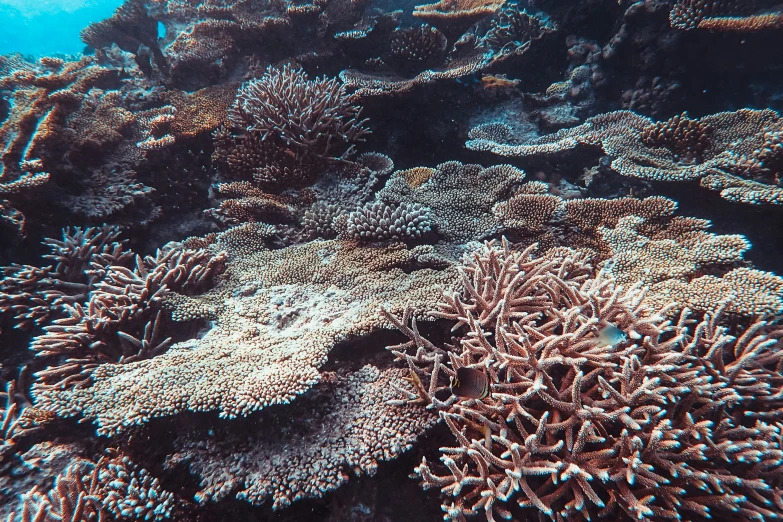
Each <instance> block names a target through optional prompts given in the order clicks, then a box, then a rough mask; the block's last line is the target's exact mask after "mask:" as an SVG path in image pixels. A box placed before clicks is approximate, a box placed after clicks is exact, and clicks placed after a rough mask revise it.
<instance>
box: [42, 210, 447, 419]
mask: <svg viewBox="0 0 783 522" xmlns="http://www.w3.org/2000/svg"><path fill="white" fill-rule="evenodd" d="M258 229H259V226H258V225H244V226H242V227H238V228H237V229H231V230H229V231H227V232H225V233H223V234H221V235H220V236H219V237H218V239H217V240H216V242H215V244H216V246H217V247H219V248H222V249H225V250H226V251H227V252H228V255H229V258H228V262H227V266H226V272H225V274H223V276H221V280H222V283H219V284H218V285H217V287H216V288H215V289H214V290H213V291H211V292H208V293H207V294H204V295H202V296H198V297H193V298H191V299H187V300H184V301H183V300H181V299H180V300H174V301H171V302H169V306H171V307H176V306H177V305H180V306H183V307H185V310H183V311H182V313H181V314H180V312H177V311H176V310H175V311H174V316H175V317H178V316H182V317H187V318H192V317H193V315H192V314H193V312H194V311H198V310H211V312H210V313H211V314H213V315H212V317H213V323H212V324H213V326H212V328H211V329H210V331H209V332H207V333H206V334H205V335H204V336H203V337H201V338H199V339H193V340H190V341H186V342H183V343H179V344H176V345H174V346H172V347H171V348H169V349H168V350H167V351H166V352H165V353H163V354H160V355H157V356H155V357H153V358H151V359H146V360H142V361H137V362H134V363H129V364H113V363H106V364H99V365H98V366H97V367H95V368H93V369H91V373H90V381H89V383H86V385H85V386H82V387H74V388H71V389H66V390H63V389H61V388H56V387H53V386H41V385H36V386H34V389H33V393H34V395H35V398H36V404H37V405H39V406H40V407H41V408H43V409H44V410H47V411H53V412H56V413H57V414H59V415H63V416H73V415H81V416H83V417H84V418H88V419H93V420H95V422H96V423H97V424H98V432H99V433H103V434H110V433H117V432H120V431H122V430H125V429H128V428H129V427H131V426H134V425H140V424H144V423H146V422H147V421H148V420H149V419H150V418H154V417H161V416H170V415H174V414H176V413H179V412H184V411H187V410H192V411H219V412H220V414H221V416H224V417H236V416H240V415H248V414H249V413H251V412H253V411H256V410H260V409H263V408H265V407H267V406H270V405H273V404H281V403H288V402H290V401H291V400H292V399H293V398H294V397H296V396H297V395H300V394H302V393H304V392H305V391H307V390H308V389H310V388H311V387H312V385H313V384H315V383H316V382H318V381H319V379H320V378H321V377H320V374H319V371H318V368H319V367H320V366H321V365H323V364H324V362H325V361H326V358H327V356H328V354H329V351H330V350H331V349H332V347H333V346H334V345H335V344H336V343H337V342H340V341H342V340H344V339H347V338H354V337H355V336H364V335H368V334H369V333H372V332H374V331H377V330H379V329H382V328H387V327H388V326H389V324H388V322H387V321H386V320H385V319H384V318H382V317H381V315H380V313H379V311H378V310H379V308H380V305H381V304H384V305H385V306H386V307H388V308H390V309H391V310H395V311H398V312H399V311H401V310H402V309H404V308H405V307H406V306H413V307H414V308H416V309H423V308H426V307H427V306H430V305H431V303H432V302H433V300H434V299H436V298H437V295H438V294H439V293H440V288H442V286H443V285H448V284H449V281H451V280H452V278H453V271H450V270H448V269H446V270H442V271H438V270H433V269H430V268H421V267H418V266H417V261H416V259H417V258H416V253H415V252H413V251H411V250H408V249H406V248H405V247H404V246H403V245H401V244H395V245H390V246H386V247H361V246H356V245H354V244H351V243H343V242H337V241H313V242H310V243H306V244H304V245H295V246H290V247H287V248H283V249H278V250H267V249H266V248H264V246H263V245H264V243H265V240H264V236H265V234H266V232H264V231H260V230H258ZM259 232H260V233H259ZM199 304H200V305H201V306H199Z"/></svg>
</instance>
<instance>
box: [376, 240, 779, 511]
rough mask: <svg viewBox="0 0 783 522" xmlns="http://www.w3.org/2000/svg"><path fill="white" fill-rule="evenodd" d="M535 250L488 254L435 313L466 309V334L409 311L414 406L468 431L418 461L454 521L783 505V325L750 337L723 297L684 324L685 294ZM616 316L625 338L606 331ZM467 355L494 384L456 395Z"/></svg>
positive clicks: (462, 326) (761, 324)
mask: <svg viewBox="0 0 783 522" xmlns="http://www.w3.org/2000/svg"><path fill="white" fill-rule="evenodd" d="M532 250H533V247H531V248H529V249H527V250H526V251H524V252H519V251H513V250H511V249H510V248H509V247H508V245H507V244H502V245H497V244H488V245H487V246H485V247H484V248H483V249H482V250H481V251H479V252H477V253H476V254H475V255H474V256H473V258H472V259H471V260H470V262H469V263H468V264H467V265H466V266H465V268H464V272H463V273H464V276H463V283H462V287H461V289H460V290H459V291H458V292H455V293H446V294H445V295H444V299H443V302H442V303H441V305H440V309H439V310H438V311H437V312H435V315H436V316H437V317H441V318H444V319H448V320H450V321H453V322H454V331H457V332H459V334H458V338H457V339H456V343H455V344H454V345H447V346H445V347H440V346H436V345H434V344H433V343H431V342H430V341H428V340H426V339H425V338H423V337H422V336H421V335H420V334H419V333H418V330H417V328H416V326H415V323H414V324H413V325H411V326H408V320H409V318H408V317H403V318H402V319H396V321H397V325H398V327H399V328H400V329H401V330H402V331H403V333H406V334H407V335H408V336H409V337H410V338H411V341H410V342H408V343H405V344H403V345H399V346H395V347H392V350H393V351H394V353H395V354H396V355H397V356H398V358H399V359H401V360H404V361H406V362H407V364H408V366H409V369H410V371H411V375H412V380H415V381H416V382H418V383H420V385H419V386H418V389H417V393H410V392H405V394H404V395H403V396H404V397H406V398H405V399H404V400H401V401H399V403H405V402H408V403H414V404H426V405H429V406H430V407H431V408H436V409H438V410H439V411H440V416H441V418H442V419H444V420H445V422H446V424H447V425H448V426H449V428H450V430H451V432H452V434H453V435H454V438H455V444H454V445H453V446H450V447H444V448H441V451H442V457H441V459H440V460H441V463H442V464H435V463H430V462H428V461H427V460H426V459H425V460H423V461H422V463H421V465H420V466H419V467H417V468H416V473H417V474H418V475H419V477H420V478H421V481H422V485H423V486H424V487H425V488H433V487H436V488H439V489H440V490H441V492H442V494H443V498H444V503H443V510H444V512H445V518H446V519H448V520H455V521H456V520H465V519H466V517H469V516H473V515H479V514H481V515H483V516H484V517H485V518H486V519H487V520H496V517H501V518H504V519H510V518H515V519H522V518H524V517H525V516H526V514H525V511H526V510H535V511H537V512H538V513H539V516H540V517H542V518H549V519H552V520H592V519H595V518H609V519H613V520H620V519H623V520H625V519H629V520H639V519H644V518H659V517H660V518H680V517H683V516H685V517H688V516H697V517H714V516H716V515H725V516H734V515H732V513H741V514H742V516H744V517H746V518H747V519H768V518H772V517H776V516H779V515H780V513H781V511H783V507H782V506H781V505H780V503H779V502H777V500H776V499H777V498H778V495H779V489H777V487H778V482H777V480H778V479H777V477H778V474H779V471H780V462H781V457H783V448H782V447H781V445H780V428H779V422H780V416H781V412H783V410H781V409H780V408H781V400H780V387H781V386H782V385H783V381H781V378H780V375H779V373H778V372H779V370H780V367H781V364H782V361H781V351H780V350H779V348H778V345H779V343H780V337H781V333H783V332H781V331H780V328H779V327H776V326H772V325H771V324H769V323H767V322H765V321H757V322H755V323H754V324H752V325H751V326H749V327H748V329H747V330H746V331H744V332H740V335H738V336H734V335H731V334H730V332H729V331H728V330H727V328H725V327H723V326H721V319H722V314H723V311H722V310H721V309H719V310H717V311H716V312H714V313H708V314H707V315H706V316H705V318H704V320H703V321H701V322H700V323H698V324H694V322H693V321H690V320H689V319H688V312H687V310H686V311H684V312H683V313H682V314H681V315H680V316H679V318H678V319H677V320H676V321H674V322H672V321H669V320H667V319H666V318H665V312H666V311H667V309H670V308H671V306H669V307H668V308H664V309H663V310H656V309H652V308H649V307H647V306H645V305H644V304H643V303H642V299H643V292H640V291H639V290H638V287H632V288H630V289H627V288H626V289H623V288H622V287H615V285H614V283H613V281H612V280H611V278H607V276H606V274H605V272H603V271H601V272H598V273H596V272H595V271H594V269H593V268H592V267H591V266H590V265H589V263H587V262H586V260H585V259H584V257H581V255H579V254H576V253H574V252H573V251H572V252H570V253H569V252H568V251H559V252H557V253H553V254H551V255H549V256H544V257H540V258H534V257H532V256H531V252H532ZM608 324H611V325H613V326H615V327H617V328H619V329H620V330H622V331H623V332H624V334H625V337H624V338H623V339H621V340H620V342H618V343H616V344H613V345H606V343H605V342H602V341H601V339H600V336H599V335H598V334H599V332H600V330H601V329H603V328H604V327H606V325H608ZM465 366H467V367H470V368H476V369H479V370H480V371H483V372H485V375H486V376H487V378H488V379H489V383H490V395H489V396H488V397H486V398H484V399H481V400H469V399H461V400H460V399H459V398H457V397H455V396H453V395H451V396H450V397H449V398H448V399H446V400H444V394H443V393H442V392H443V391H444V390H446V389H447V383H446V382H445V379H447V378H448V377H449V376H454V375H455V372H456V369H458V368H460V367H465ZM445 395H446V396H448V395H449V394H448V393H447V394H445ZM439 397H440V398H439ZM533 516H535V515H533Z"/></svg>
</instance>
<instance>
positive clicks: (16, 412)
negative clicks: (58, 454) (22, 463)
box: [0, 368, 54, 499]
mask: <svg viewBox="0 0 783 522" xmlns="http://www.w3.org/2000/svg"><path fill="white" fill-rule="evenodd" d="M26 374H27V372H26V371H25V369H24V368H23V369H22V372H21V375H20V378H19V379H17V380H13V381H9V382H8V383H7V384H6V388H5V392H0V470H1V469H2V466H3V465H5V464H6V462H7V457H8V456H9V455H11V454H12V453H13V452H14V450H15V448H16V444H17V442H18V441H19V440H20V439H22V438H23V437H27V436H29V435H32V434H34V433H36V432H38V431H40V430H41V429H42V428H43V426H45V425H46V424H47V423H48V422H50V421H51V420H53V419H54V415H52V414H51V413H48V412H44V411H42V410H39V409H37V408H35V407H34V406H32V405H31V404H30V401H29V400H28V399H27V397H26V396H24V395H23V394H22V393H20V392H21V391H22V390H23V389H24V386H25V384H24V381H25V379H24V378H25V377H26ZM20 388H21V389H22V390H20ZM3 402H4V403H5V404H3ZM0 499H2V495H0Z"/></svg>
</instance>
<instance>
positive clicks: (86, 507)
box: [9, 462, 103, 522]
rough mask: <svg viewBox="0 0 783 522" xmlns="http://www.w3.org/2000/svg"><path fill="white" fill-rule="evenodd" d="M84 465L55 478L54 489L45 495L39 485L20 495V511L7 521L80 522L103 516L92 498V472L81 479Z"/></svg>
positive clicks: (79, 463)
mask: <svg viewBox="0 0 783 522" xmlns="http://www.w3.org/2000/svg"><path fill="white" fill-rule="evenodd" d="M85 468H89V464H88V463H86V462H77V463H74V464H72V465H71V466H69V467H68V468H67V469H66V470H65V472H64V473H63V474H61V475H58V476H57V478H56V479H55V481H54V485H53V487H52V488H51V489H50V490H49V491H47V492H45V491H42V490H41V489H40V488H39V487H38V486H36V487H34V488H33V489H32V490H30V491H29V492H27V493H26V494H24V495H23V496H22V500H21V502H22V504H23V508H22V510H21V511H20V512H19V513H18V514H17V513H11V515H9V520H19V521H20V522H82V521H90V520H99V519H100V518H101V516H102V515H103V510H102V508H101V505H100V500H99V498H97V496H96V495H95V493H96V490H97V477H96V475H95V473H92V474H90V475H87V476H83V474H84V472H85Z"/></svg>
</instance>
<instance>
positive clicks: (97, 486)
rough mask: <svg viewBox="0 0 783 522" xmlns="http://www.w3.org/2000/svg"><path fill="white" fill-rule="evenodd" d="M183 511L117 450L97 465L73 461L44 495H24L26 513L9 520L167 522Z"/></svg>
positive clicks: (35, 491)
mask: <svg viewBox="0 0 783 522" xmlns="http://www.w3.org/2000/svg"><path fill="white" fill-rule="evenodd" d="M178 506H179V503H178V500H177V499H175V497H174V495H173V494H171V493H170V492H168V491H165V490H163V489H162V488H161V486H160V483H159V482H158V480H157V479H154V478H152V477H151V476H150V475H149V473H148V472H147V470H145V469H140V468H138V467H137V466H136V465H134V464H133V462H131V460H130V459H129V458H128V457H127V456H124V455H122V454H119V453H118V452H117V451H116V450H112V451H109V452H108V454H107V455H106V456H104V457H103V458H101V459H100V460H99V461H98V462H97V463H93V462H90V461H87V460H84V459H78V460H76V461H74V462H73V463H72V464H71V465H69V466H68V468H66V469H65V471H64V472H63V473H62V474H60V475H58V476H57V478H56V479H55V481H54V485H53V487H52V488H51V489H50V490H49V491H48V492H44V491H43V490H42V489H41V488H40V486H35V487H33V489H31V490H30V491H29V492H27V493H26V494H24V495H22V499H21V508H22V509H21V512H20V513H18V514H16V513H12V514H11V515H10V516H9V519H8V520H19V521H21V522H92V521H100V520H108V519H110V520H163V519H167V518H170V517H171V515H172V513H173V512H174V510H175V509H176V508H177V507H178Z"/></svg>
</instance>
